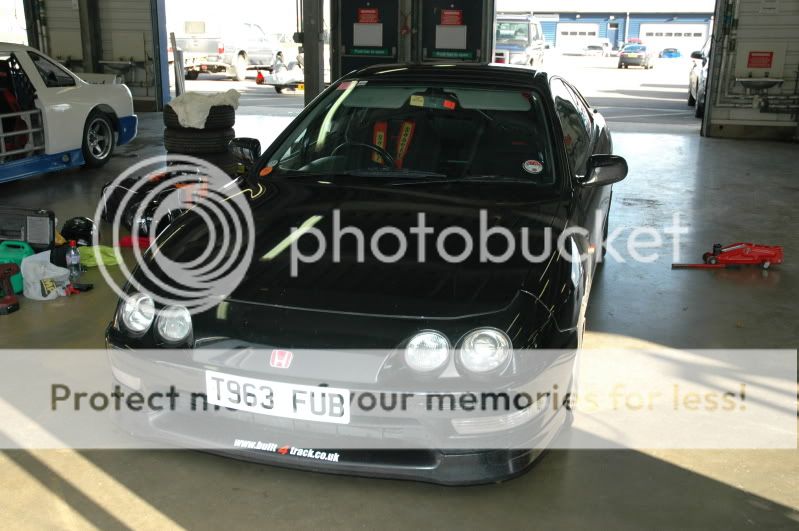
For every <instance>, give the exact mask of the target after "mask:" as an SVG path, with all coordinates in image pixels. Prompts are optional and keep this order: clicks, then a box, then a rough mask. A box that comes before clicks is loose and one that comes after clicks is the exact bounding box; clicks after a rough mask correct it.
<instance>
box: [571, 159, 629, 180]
mask: <svg viewBox="0 0 799 531" xmlns="http://www.w3.org/2000/svg"><path fill="white" fill-rule="evenodd" d="M625 177H627V161H626V160H624V158H623V157H619V156H617V155H591V158H590V159H589V160H588V171H587V172H586V174H585V177H582V178H580V179H579V180H578V182H579V183H580V185H581V186H606V185H608V184H613V183H617V182H619V181H621V180H623V179H624V178H625Z"/></svg>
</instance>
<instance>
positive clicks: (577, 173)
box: [550, 78, 610, 267]
mask: <svg viewBox="0 0 799 531" xmlns="http://www.w3.org/2000/svg"><path fill="white" fill-rule="evenodd" d="M550 90H551V92H552V97H553V100H554V103H555V110H556V112H557V114H558V119H559V120H560V124H561V129H562V130H563V144H564V147H565V149H566V155H567V158H568V160H569V167H570V170H569V171H570V176H569V177H570V178H571V180H572V183H573V187H574V190H575V193H574V198H575V201H574V208H573V214H572V216H571V223H572V224H574V225H576V226H579V227H583V228H585V229H587V230H588V236H587V237H586V238H580V239H579V241H577V243H578V246H579V247H580V252H581V253H591V252H592V251H591V248H594V249H601V245H602V234H603V228H604V223H605V222H606V218H607V208H608V205H609V202H610V199H609V194H610V190H608V189H607V188H609V187H604V186H603V187H590V188H584V187H582V186H580V185H579V184H577V179H578V178H579V177H581V176H583V175H585V174H586V171H587V168H588V161H589V159H590V157H591V155H592V154H593V153H594V149H595V147H596V146H597V142H598V134H597V132H596V127H595V124H594V119H593V116H592V114H593V113H592V112H591V110H590V109H589V108H588V105H587V104H586V103H585V102H584V100H583V99H582V97H581V96H579V95H578V93H577V91H576V90H575V89H573V88H572V87H571V86H570V85H569V84H568V83H566V82H565V81H564V80H562V79H560V78H553V79H552V80H551V81H550ZM597 212H599V214H598V215H597ZM598 224H601V225H598ZM598 254H599V253H598V252H593V256H594V260H595V258H596V256H597V255H598ZM594 260H590V261H589V262H591V265H590V267H593V262H594Z"/></svg>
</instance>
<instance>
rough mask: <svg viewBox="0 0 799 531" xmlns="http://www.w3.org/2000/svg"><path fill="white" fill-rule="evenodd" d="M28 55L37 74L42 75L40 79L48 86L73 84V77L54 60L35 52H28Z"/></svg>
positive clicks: (70, 85)
mask: <svg viewBox="0 0 799 531" xmlns="http://www.w3.org/2000/svg"><path fill="white" fill-rule="evenodd" d="M28 55H29V56H30V58H31V60H32V61H33V64H34V65H35V66H36V70H38V71H39V75H40V76H42V81H44V84H45V85H47V86H48V87H74V86H75V79H74V78H73V77H72V76H71V75H69V74H67V72H66V71H65V70H64V69H63V68H61V67H60V66H58V65H57V64H55V63H54V62H52V61H50V60H48V59H45V58H44V57H42V56H41V55H39V54H37V53H33V52H28Z"/></svg>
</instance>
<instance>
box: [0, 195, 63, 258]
mask: <svg viewBox="0 0 799 531" xmlns="http://www.w3.org/2000/svg"><path fill="white" fill-rule="evenodd" d="M55 234H56V232H55V214H54V213H53V212H52V211H50V210H35V209H28V208H17V207H8V206H0V242H4V241H8V240H11V241H16V242H25V243H27V244H28V245H30V246H31V248H33V250H34V251H35V252H37V253H40V252H42V251H50V250H52V249H53V245H54V244H55Z"/></svg>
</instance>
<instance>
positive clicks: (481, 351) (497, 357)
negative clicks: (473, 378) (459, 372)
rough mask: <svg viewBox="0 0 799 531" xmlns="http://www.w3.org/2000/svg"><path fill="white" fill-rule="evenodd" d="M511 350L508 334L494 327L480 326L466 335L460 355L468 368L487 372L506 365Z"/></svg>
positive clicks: (473, 370) (461, 360) (462, 362)
mask: <svg viewBox="0 0 799 531" xmlns="http://www.w3.org/2000/svg"><path fill="white" fill-rule="evenodd" d="M511 352H513V348H512V347H511V342H510V339H509V338H508V336H507V335H505V334H504V333H503V332H501V331H499V330H494V329H493V328H480V329H478V330H473V331H471V332H469V333H468V334H467V335H466V337H465V338H464V339H463V345H462V346H461V349H460V352H459V353H458V356H459V358H460V362H461V364H463V366H464V367H465V368H466V369H467V370H469V371H471V372H476V373H486V372H491V371H494V370H496V369H498V368H500V367H502V366H504V365H505V363H507V361H508V359H509V358H510V355H511Z"/></svg>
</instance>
